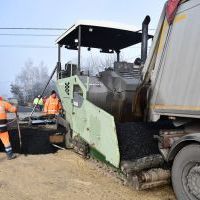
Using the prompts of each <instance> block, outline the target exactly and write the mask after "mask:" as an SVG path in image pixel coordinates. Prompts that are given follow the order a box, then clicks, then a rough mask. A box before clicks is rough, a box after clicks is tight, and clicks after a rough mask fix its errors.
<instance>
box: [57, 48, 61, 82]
mask: <svg viewBox="0 0 200 200" xmlns="http://www.w3.org/2000/svg"><path fill="white" fill-rule="evenodd" d="M60 71H61V45H60V44H58V62H57V79H59V78H60Z"/></svg>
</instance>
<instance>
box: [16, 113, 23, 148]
mask: <svg viewBox="0 0 200 200" xmlns="http://www.w3.org/2000/svg"><path fill="white" fill-rule="evenodd" d="M16 119H17V129H18V135H19V146H20V152H21V150H22V137H21V130H20V127H19V116H18V114H17V113H16Z"/></svg>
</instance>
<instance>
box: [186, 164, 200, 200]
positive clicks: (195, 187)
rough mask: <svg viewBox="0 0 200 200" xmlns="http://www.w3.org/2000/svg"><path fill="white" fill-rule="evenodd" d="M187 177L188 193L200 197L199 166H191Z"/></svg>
mask: <svg viewBox="0 0 200 200" xmlns="http://www.w3.org/2000/svg"><path fill="white" fill-rule="evenodd" d="M187 179H188V184H187V186H188V188H189V191H190V193H191V194H192V195H193V196H194V197H196V198H197V199H200V166H199V165H196V166H194V167H192V168H191V169H190V171H189V173H188V176H187Z"/></svg>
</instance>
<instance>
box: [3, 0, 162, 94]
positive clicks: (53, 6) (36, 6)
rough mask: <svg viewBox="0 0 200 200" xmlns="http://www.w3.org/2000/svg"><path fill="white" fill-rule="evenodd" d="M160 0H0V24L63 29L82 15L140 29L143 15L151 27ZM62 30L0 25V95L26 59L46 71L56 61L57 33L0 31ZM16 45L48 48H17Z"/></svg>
mask: <svg viewBox="0 0 200 200" xmlns="http://www.w3.org/2000/svg"><path fill="white" fill-rule="evenodd" d="M164 3H165V0H151V1H149V0H140V1H136V0H124V1H116V0H76V1H71V0H57V1H56V0H14V1H13V0H1V2H0V6H1V12H0V28H5V27H12V28H14V27H30V28H31V27H39V28H64V29H67V28H69V27H70V26H71V25H72V24H74V23H75V22H76V21H77V20H81V19H86V20H104V21H114V22H120V23H123V24H130V25H134V26H136V27H138V29H141V23H142V21H143V19H144V18H145V16H146V15H150V16H151V23H150V28H152V29H155V28H156V27H157V23H158V20H159V17H160V14H161V11H162V8H163V6H164ZM63 32H64V31H47V30H46V31H41V30H37V31H36V30H3V29H0V96H1V95H10V92H9V91H10V84H11V83H12V82H14V80H15V77H16V76H17V74H19V73H20V70H21V68H22V67H24V64H25V62H26V61H27V60H29V59H30V60H32V61H33V62H34V64H35V65H39V63H41V62H43V63H44V64H45V65H46V66H47V67H48V70H49V72H51V70H52V69H53V68H54V67H55V65H56V62H57V49H56V44H55V40H56V39H57V36H45V37H44V36H37V37H36V36H13V35H6V36H5V35H2V34H39V35H60V34H62V33H63ZM10 45H11V46H10ZM19 45H22V46H23V47H24V45H27V46H29V47H30V46H31V47H33V46H37V47H38V46H40V47H48V48H19ZM7 46H9V47H7ZM138 50H139V49H137V51H138ZM135 51H136V49H135ZM139 51H140V50H139ZM74 56H76V55H74V54H72V53H69V51H66V50H65V51H64V52H63V53H62V58H63V59H64V60H73V59H74Z"/></svg>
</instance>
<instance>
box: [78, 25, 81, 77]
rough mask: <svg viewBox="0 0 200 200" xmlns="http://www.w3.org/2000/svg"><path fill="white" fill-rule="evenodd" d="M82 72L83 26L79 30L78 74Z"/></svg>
mask: <svg viewBox="0 0 200 200" xmlns="http://www.w3.org/2000/svg"><path fill="white" fill-rule="evenodd" d="M80 71H81V26H79V29H78V73H79V74H80Z"/></svg>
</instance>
